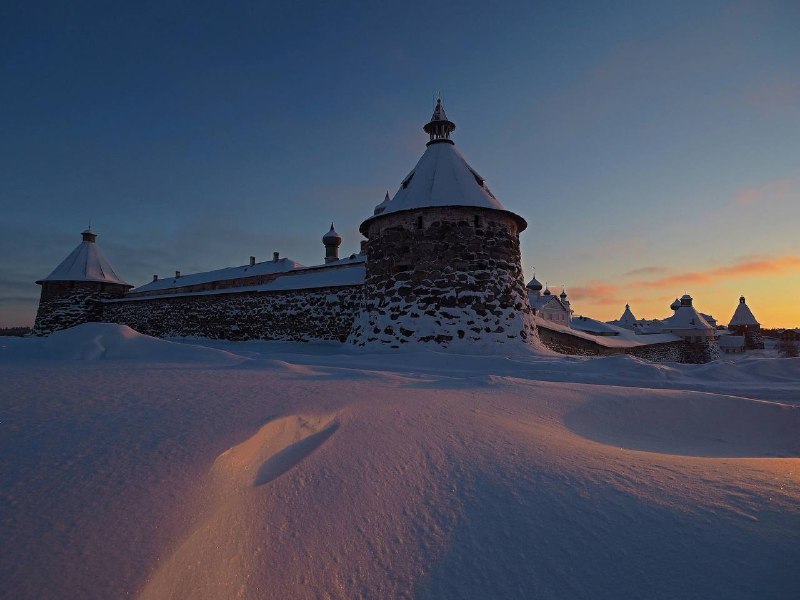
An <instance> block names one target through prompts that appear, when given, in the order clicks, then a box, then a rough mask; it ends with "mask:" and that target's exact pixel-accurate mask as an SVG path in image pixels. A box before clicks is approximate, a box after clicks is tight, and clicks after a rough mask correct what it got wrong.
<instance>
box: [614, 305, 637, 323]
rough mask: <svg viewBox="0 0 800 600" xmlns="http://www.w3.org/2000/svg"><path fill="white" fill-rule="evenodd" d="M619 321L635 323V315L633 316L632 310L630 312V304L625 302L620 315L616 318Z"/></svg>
mask: <svg viewBox="0 0 800 600" xmlns="http://www.w3.org/2000/svg"><path fill="white" fill-rule="evenodd" d="M618 321H619V322H620V323H625V324H626V325H633V324H634V323H636V317H634V316H633V312H631V305H630V304H626V305H625V310H624V311H622V316H621V317H620V318H619V319H618Z"/></svg>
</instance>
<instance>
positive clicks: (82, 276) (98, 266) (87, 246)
mask: <svg viewBox="0 0 800 600" xmlns="http://www.w3.org/2000/svg"><path fill="white" fill-rule="evenodd" d="M81 235H82V236H83V241H82V242H81V243H80V244H79V245H78V246H77V248H75V249H74V250H73V251H72V252H70V254H69V256H67V258H65V259H64V260H63V261H61V264H60V265H58V266H57V267H56V268H55V269H54V270H53V272H52V273H50V274H49V275H48V276H47V277H45V278H44V279H40V280H39V281H37V282H36V283H42V282H44V281H97V282H102V283H118V284H121V285H127V286H128V287H133V286H131V285H130V284H129V283H125V282H124V281H123V280H122V279H121V278H120V276H119V275H117V273H116V271H114V267H112V266H111V263H110V262H108V259H107V258H106V257H105V255H104V254H103V252H102V251H101V250H100V247H99V246H98V245H97V244H96V243H95V241H94V240H95V237H96V236H97V234H95V233H93V232H92V231H89V230H87V231H84V232H82V233H81Z"/></svg>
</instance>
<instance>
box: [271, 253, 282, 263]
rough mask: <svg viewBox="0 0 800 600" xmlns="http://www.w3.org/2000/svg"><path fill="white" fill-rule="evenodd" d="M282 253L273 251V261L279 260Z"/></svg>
mask: <svg viewBox="0 0 800 600" xmlns="http://www.w3.org/2000/svg"><path fill="white" fill-rule="evenodd" d="M280 257H281V253H280V252H273V253H272V262H278V260H280Z"/></svg>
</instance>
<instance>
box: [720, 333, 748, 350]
mask: <svg viewBox="0 0 800 600" xmlns="http://www.w3.org/2000/svg"><path fill="white" fill-rule="evenodd" d="M718 343H719V347H720V348H744V336H743V335H721V336H719V339H718Z"/></svg>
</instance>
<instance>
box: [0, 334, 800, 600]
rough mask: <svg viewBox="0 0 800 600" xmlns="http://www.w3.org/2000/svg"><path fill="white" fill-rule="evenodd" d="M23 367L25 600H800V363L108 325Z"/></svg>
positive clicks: (0, 486)
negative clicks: (371, 346) (209, 336)
mask: <svg viewBox="0 0 800 600" xmlns="http://www.w3.org/2000/svg"><path fill="white" fill-rule="evenodd" d="M0 377H1V378H2V379H1V381H2V388H0V406H1V407H2V417H0V465H1V466H2V469H0V540H1V541H2V553H0V583H2V585H0V596H2V597H7V598H103V599H107V598H121V597H141V598H213V599H219V598H278V599H284V598H292V599H294V598H459V599H461V598H593V599H597V598H601V599H602V598H608V599H612V598H613V599H618V598H704V599H708V598H726V599H729V598H798V597H800V574H798V569H797V564H798V563H799V562H800V459H799V458H798V457H800V359H781V358H775V357H773V356H772V355H770V354H769V353H748V354H746V355H744V356H738V357H736V358H734V359H722V360H720V361H717V362H714V363H710V364H707V365H672V364H667V365H664V364H662V365H654V364H649V363H646V362H643V361H640V360H637V359H635V358H632V357H627V356H615V357H608V358H593V359H589V358H582V359H576V358H564V357H553V356H539V355H536V354H533V353H532V354H531V356H515V357H514V358H513V359H512V358H504V357H500V356H487V357H481V356H455V355H452V354H444V353H436V352H431V351H416V352H415V351H403V352H379V353H366V352H362V351H355V350H353V349H349V348H343V347H341V346H339V345H332V344H310V345H302V344H289V343H266V342H249V343H230V342H216V343H214V342H210V341H203V340H193V341H192V340H182V341H181V342H180V343H176V342H170V341H164V340H156V339H152V338H148V337H145V336H141V335H139V334H136V333H135V332H133V331H131V330H129V329H127V328H125V327H121V326H113V325H102V324H89V325H83V326H80V327H78V328H74V329H72V330H67V331H64V332H60V333H57V334H54V335H53V336H51V337H50V338H46V339H10V338H0Z"/></svg>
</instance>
